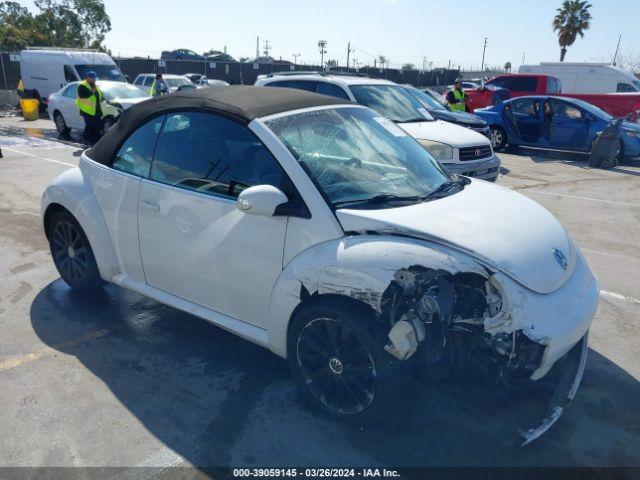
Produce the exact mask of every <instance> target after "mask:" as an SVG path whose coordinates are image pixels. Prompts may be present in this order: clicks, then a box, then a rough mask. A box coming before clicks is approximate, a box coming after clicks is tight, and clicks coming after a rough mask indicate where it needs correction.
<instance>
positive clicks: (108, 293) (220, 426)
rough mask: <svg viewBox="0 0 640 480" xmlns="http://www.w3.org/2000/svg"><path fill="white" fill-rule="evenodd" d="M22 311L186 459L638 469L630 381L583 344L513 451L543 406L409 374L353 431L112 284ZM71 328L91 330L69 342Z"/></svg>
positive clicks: (249, 361) (277, 365) (225, 342)
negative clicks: (549, 414)
mask: <svg viewBox="0 0 640 480" xmlns="http://www.w3.org/2000/svg"><path fill="white" fill-rule="evenodd" d="M30 314H31V322H32V325H33V328H34V330H35V332H36V333H37V335H38V336H39V338H40V339H41V340H42V341H44V342H45V343H46V344H47V345H49V346H51V347H53V348H54V349H57V350H59V351H62V352H64V353H66V354H69V355H73V356H75V357H76V358H77V359H78V360H79V361H80V362H81V363H82V365H83V366H84V367H86V368H87V369H88V370H89V371H90V372H92V373H93V374H94V375H95V376H96V377H97V378H99V379H100V380H101V381H102V382H104V384H106V385H107V386H108V388H109V389H110V390H111V391H112V392H113V394H114V395H115V397H116V398H117V399H118V400H119V401H120V402H121V403H122V405H123V406H124V407H125V408H127V409H128V410H129V411H130V412H131V413H132V414H133V415H135V417H136V418H137V419H138V420H139V421H140V422H141V423H142V424H144V426H145V427H146V428H147V429H148V431H149V432H151V433H152V434H153V435H155V436H156V437H157V438H158V439H159V440H160V441H162V442H163V443H164V444H165V445H167V446H168V447H169V448H171V449H172V450H174V451H175V452H177V453H178V454H180V455H181V456H183V457H184V458H186V459H187V460H188V461H190V462H191V463H193V464H195V465H197V466H228V465H234V466H238V465H257V466H269V465H271V466H278V467H282V466H285V465H297V466H300V465H324V466H326V465H332V466H335V465H354V466H355V465H360V466H362V465H372V464H375V465H387V466H395V467H400V466H414V467H415V466H576V465H583V466H584V465H594V466H601V465H613V466H624V465H638V464H640V420H639V419H640V404H639V403H638V398H640V383H639V382H638V381H637V380H635V379H634V378H633V377H632V376H630V375H629V374H627V373H626V372H625V371H624V370H622V369H621V368H619V367H617V366H616V365H615V364H613V363H612V362H610V361H609V360H607V359H606V358H605V357H603V356H601V355H599V354H598V353H597V352H595V351H590V354H589V360H588V364H587V370H586V372H585V375H584V379H583V385H582V387H581V389H580V390H579V391H578V395H577V399H576V401H575V402H574V404H573V405H572V406H571V407H570V408H569V409H568V411H567V412H566V413H565V415H564V416H563V417H562V418H561V420H560V421H559V422H558V423H557V424H556V425H555V426H554V427H552V429H551V430H550V431H549V432H547V434H545V435H544V436H543V437H542V438H540V439H539V440H538V441H536V442H534V443H533V444H531V445H530V446H528V447H525V448H519V447H515V446H514V445H513V441H514V439H515V437H516V428H517V425H520V424H523V423H524V424H527V425H529V424H530V421H531V420H533V421H535V420H536V418H538V419H539V418H541V415H542V411H543V410H544V405H541V404H540V402H539V401H538V400H537V399H535V398H529V397H526V398H511V397H509V396H505V395H504V392H503V391H502V390H501V389H499V388H496V387H495V386H494V385H489V386H487V385H481V384H479V383H478V382H467V381H450V382H446V383H443V382H440V383H436V382H418V381H415V382H414V383H413V385H412V392H411V395H410V398H408V399H406V400H405V403H404V404H403V405H402V406H401V408H400V409H399V411H398V412H397V414H396V415H395V416H394V417H392V418H391V419H390V420H388V421H386V422H384V423H382V424H379V425H376V426H373V427H367V428H359V427H356V426H353V425H349V424H343V423H338V422H335V421H331V420H328V419H326V418H324V417H323V415H321V414H319V413H318V412H316V411H315V410H313V409H311V408H309V407H308V406H307V404H306V403H305V402H304V401H303V400H302V399H301V397H300V396H299V394H298V392H297V390H296V388H295V386H294V385H293V382H292V380H291V377H290V375H289V371H288V367H287V365H286V362H285V361H284V360H282V359H280V358H278V357H276V356H275V355H273V354H272V353H270V352H269V351H267V350H266V349H263V348H260V347H258V346H255V345H253V344H251V343H249V342H247V341H244V340H242V339H240V338H238V337H236V336H234V335H232V334H229V333H227V332H225V331H223V330H221V329H219V328H217V327H215V326H212V325H210V324H208V323H206V322H205V321H202V320H199V319H197V318H195V317H193V316H190V315H188V314H185V313H182V312H179V311H177V310H174V309H172V308H169V307H166V306H163V305H160V304H158V303H156V302H154V301H151V300H148V299H145V298H143V297H141V296H139V295H137V294H134V293H131V292H127V291H124V290H122V289H119V288H117V287H115V286H107V287H105V288H104V289H102V290H101V291H99V292H98V293H96V294H82V295H81V294H78V293H76V292H73V291H71V290H70V289H69V288H68V287H67V286H66V284H64V283H63V282H62V280H56V281H54V282H52V283H51V284H49V285H48V286H47V287H45V288H44V289H43V290H42V291H40V292H39V293H38V295H37V296H36V298H35V299H34V301H33V304H32V305H31V311H30ZM96 331H98V332H102V333H101V334H98V335H91V333H92V332H96ZM83 336H85V338H93V339H92V340H87V341H85V342H82V343H73V342H70V340H73V339H77V338H81V337H83ZM88 388H89V387H88ZM99 414H100V412H99V411H98V412H96V415H99ZM123 445H126V441H123Z"/></svg>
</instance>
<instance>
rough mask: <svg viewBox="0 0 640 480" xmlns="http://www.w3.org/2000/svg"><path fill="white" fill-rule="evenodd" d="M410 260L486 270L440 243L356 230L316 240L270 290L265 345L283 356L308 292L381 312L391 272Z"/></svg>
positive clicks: (451, 269) (439, 266) (455, 269)
mask: <svg viewBox="0 0 640 480" xmlns="http://www.w3.org/2000/svg"><path fill="white" fill-rule="evenodd" d="M412 265H421V266H424V267H427V268H433V269H442V270H446V271H449V272H451V273H456V272H461V271H465V272H475V273H478V274H481V275H485V276H486V275H487V272H486V271H485V270H484V269H483V267H482V266H481V265H480V264H479V263H477V262H475V261H474V260H473V259H471V258H470V257H467V256H464V255H462V254H460V253H459V252H455V251H454V250H451V249H448V248H447V247H443V246H441V245H432V244H429V243H428V242H425V241H421V240H415V239H408V238H402V237H398V236H388V235H355V236H349V237H344V238H341V239H338V240H331V241H329V242H325V243H321V244H319V245H315V246H313V247H311V248H309V249H308V250H306V251H304V252H303V253H301V254H300V255H298V256H297V257H295V258H294V259H293V260H292V261H291V262H289V264H288V265H286V267H285V268H284V270H283V272H282V273H281V274H280V277H279V278H278V281H277V283H276V285H275V287H274V289H273V292H272V294H271V303H270V308H269V317H268V332H269V348H270V349H271V350H272V351H273V352H274V353H276V354H277V355H280V356H281V357H286V355H287V351H286V344H287V328H288V325H289V321H290V319H291V315H292V313H293V311H294V310H295V308H296V307H297V306H298V305H299V304H300V303H301V302H302V301H303V300H304V298H305V296H307V295H314V294H319V295H322V294H337V295H343V296H346V297H350V298H354V299H356V300H359V301H361V302H363V303H365V304H367V305H369V306H370V307H371V308H372V309H373V310H374V311H376V312H380V300H381V298H382V294H383V293H384V291H385V290H386V289H387V287H388V286H389V284H390V283H391V282H392V280H393V278H394V275H395V273H396V272H397V271H398V270H400V269H403V268H407V267H410V266H412Z"/></svg>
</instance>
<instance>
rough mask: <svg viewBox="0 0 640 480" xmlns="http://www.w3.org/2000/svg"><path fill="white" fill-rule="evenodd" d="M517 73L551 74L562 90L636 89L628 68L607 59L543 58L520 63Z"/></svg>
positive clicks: (638, 84)
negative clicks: (538, 62)
mask: <svg viewBox="0 0 640 480" xmlns="http://www.w3.org/2000/svg"><path fill="white" fill-rule="evenodd" d="M518 73H538V74H545V75H553V76H554V77H557V78H559V79H560V83H561V85H562V93H613V92H640V80H639V79H638V78H637V77H636V76H634V75H633V74H632V73H631V72H628V71H627V70H623V69H622V68H619V67H615V66H613V65H611V64H609V63H567V62H543V63H541V64H540V65H521V66H520V68H519V69H518Z"/></svg>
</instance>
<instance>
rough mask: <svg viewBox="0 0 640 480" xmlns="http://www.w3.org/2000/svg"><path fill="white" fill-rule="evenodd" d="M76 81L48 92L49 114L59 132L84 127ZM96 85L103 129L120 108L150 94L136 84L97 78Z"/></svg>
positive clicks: (128, 105)
mask: <svg viewBox="0 0 640 480" xmlns="http://www.w3.org/2000/svg"><path fill="white" fill-rule="evenodd" d="M78 83H79V82H71V83H69V84H68V85H67V86H65V87H64V88H63V89H61V90H60V91H58V92H56V93H53V94H51V95H49V100H48V109H47V110H48V112H49V118H51V120H52V121H53V123H54V124H55V125H56V129H57V130H58V132H59V133H60V134H62V135H65V134H68V133H69V131H70V130H71V129H83V128H84V120H83V119H82V117H81V116H80V111H79V110H78V107H77V105H76V98H77V96H78ZM97 85H98V88H99V89H100V90H101V91H102V94H103V95H104V100H103V101H102V103H101V105H100V108H101V110H102V119H103V129H104V131H107V130H109V129H110V128H111V127H112V126H113V125H114V124H115V122H116V121H117V120H118V117H119V116H120V113H122V111H124V110H126V109H128V108H130V107H132V106H133V105H135V104H137V103H140V102H142V101H143V100H146V99H148V98H150V97H149V96H148V95H147V94H146V93H145V92H143V91H142V90H141V89H139V88H138V87H136V86H134V85H131V84H128V83H124V82H112V81H107V80H98V82H97Z"/></svg>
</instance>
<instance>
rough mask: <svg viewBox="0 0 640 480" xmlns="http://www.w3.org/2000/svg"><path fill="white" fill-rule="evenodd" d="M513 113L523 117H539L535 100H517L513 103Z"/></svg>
mask: <svg viewBox="0 0 640 480" xmlns="http://www.w3.org/2000/svg"><path fill="white" fill-rule="evenodd" d="M511 105H512V110H513V113H519V114H522V115H529V116H531V117H535V116H537V115H538V111H537V109H536V108H535V107H536V106H535V105H534V103H533V100H515V101H513V102H511Z"/></svg>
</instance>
